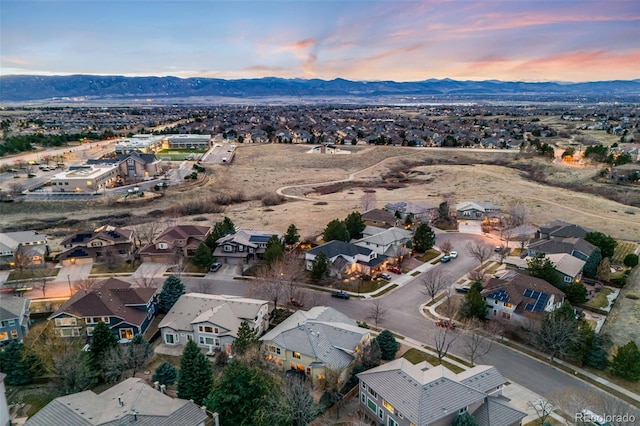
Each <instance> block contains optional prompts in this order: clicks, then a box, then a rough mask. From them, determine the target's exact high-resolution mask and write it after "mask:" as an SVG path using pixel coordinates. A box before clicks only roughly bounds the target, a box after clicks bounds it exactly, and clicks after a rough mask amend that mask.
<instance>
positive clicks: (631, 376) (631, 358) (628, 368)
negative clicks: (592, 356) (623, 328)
mask: <svg viewBox="0 0 640 426" xmlns="http://www.w3.org/2000/svg"><path fill="white" fill-rule="evenodd" d="M611 374H613V375H614V376H618V377H622V378H625V379H627V380H631V381H633V382H636V381H638V380H640V350H638V345H636V342H634V341H633V340H630V341H629V342H628V343H627V344H626V345H624V346H618V352H617V353H616V355H615V356H614V357H613V361H612V362H611Z"/></svg>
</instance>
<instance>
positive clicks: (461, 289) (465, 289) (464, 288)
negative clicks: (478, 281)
mask: <svg viewBox="0 0 640 426" xmlns="http://www.w3.org/2000/svg"><path fill="white" fill-rule="evenodd" d="M470 291H471V287H469V286H462V287H456V293H463V294H464V293H469V292H470Z"/></svg>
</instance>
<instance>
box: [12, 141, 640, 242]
mask: <svg viewBox="0 0 640 426" xmlns="http://www.w3.org/2000/svg"><path fill="white" fill-rule="evenodd" d="M307 149H308V147H307V146H303V145H276V144H272V145H240V146H238V149H237V151H236V156H235V158H234V162H233V164H232V165H231V166H228V165H225V166H210V167H207V169H208V171H209V176H210V179H209V180H208V182H206V183H205V184H203V185H200V186H189V187H186V186H185V187H184V188H182V189H181V188H180V187H172V188H169V189H168V190H167V195H166V196H164V197H161V198H159V199H156V200H153V201H149V202H147V203H144V204H142V203H141V204H139V205H137V206H136V208H135V210H133V211H132V210H131V207H130V206H121V205H113V203H111V202H110V201H109V200H106V199H100V200H92V201H90V202H86V203H82V202H72V203H63V202H61V203H55V208H52V205H54V204H53V203H51V204H50V203H11V204H2V205H0V226H7V225H12V224H16V223H20V222H23V223H30V222H33V221H34V220H40V219H46V218H60V217H61V216H65V217H66V219H67V222H70V223H66V224H65V225H64V226H62V227H61V228H62V230H63V231H64V230H68V229H77V228H82V227H91V226H93V225H98V224H100V223H101V222H105V221H108V218H105V216H106V215H116V216H117V215H121V216H122V224H125V223H126V222H127V221H143V220H157V221H161V222H165V221H166V220H167V216H169V217H170V218H171V219H172V220H175V221H178V220H179V221H180V222H182V223H200V224H202V223H208V222H215V221H218V220H220V218H221V217H222V216H225V215H226V216H229V217H230V218H231V219H232V220H233V221H234V223H235V224H236V225H239V226H245V227H252V228H256V229H265V228H266V229H274V230H277V231H280V232H285V231H286V229H287V227H288V225H289V224H290V223H295V224H296V226H297V227H298V228H299V229H300V234H301V236H302V237H308V236H314V235H317V234H319V233H321V232H322V230H323V229H324V226H325V225H326V223H328V222H329V221H330V220H332V219H335V218H344V217H345V216H346V215H347V214H348V213H349V212H351V211H353V210H362V207H361V198H362V196H363V194H364V190H374V191H375V196H376V206H377V207H383V206H384V205H385V204H386V203H388V202H397V201H403V200H406V201H426V202H429V203H432V204H434V205H437V204H438V203H440V202H441V201H442V199H443V197H444V196H446V195H448V194H455V198H456V200H458V201H463V200H479V201H482V200H487V201H491V202H494V203H496V204H499V205H501V206H503V208H506V207H507V206H508V205H509V204H510V203H512V202H514V201H517V200H521V201H523V202H524V203H526V204H527V205H528V206H529V208H530V209H531V213H532V215H531V220H532V222H533V223H534V224H538V225H540V224H544V223H546V222H549V221H551V220H554V219H563V220H566V221H570V222H573V223H576V224H579V225H584V226H588V227H590V228H593V229H597V230H599V231H601V232H604V233H606V234H610V235H612V236H613V237H615V238H618V239H625V240H635V241H640V208H638V207H630V206H628V205H624V204H620V203H617V202H614V201H611V200H608V199H606V198H604V197H601V196H597V195H592V194H587V193H581V192H577V191H576V190H570V189H565V188H559V187H556V186H549V185H545V184H541V183H537V182H534V181H533V180H532V179H531V178H530V172H528V171H523V170H518V169H516V168H513V167H506V166H503V165H502V164H509V165H513V164H517V165H522V166H523V167H524V168H529V169H531V168H535V169H536V170H541V173H544V174H545V175H546V176H547V179H548V180H549V181H552V182H558V183H562V182H564V183H573V184H576V183H578V184H584V185H598V184H597V183H595V182H593V181H592V180H591V177H592V176H593V174H595V173H596V172H597V170H596V169H595V167H584V168H573V167H563V166H561V165H560V166H556V165H552V164H550V163H549V162H548V161H547V162H545V160H544V159H540V158H523V157H520V158H518V156H519V154H518V153H517V152H509V151H499V150H474V149H468V150H462V149H423V150H421V149H412V148H394V147H345V149H349V150H351V151H353V152H354V154H353V155H336V156H332V155H321V154H305V151H307ZM489 161H492V162H495V163H499V164H477V163H486V162H489ZM348 179H352V180H351V181H349V182H347V183H344V184H341V185H342V186H341V187H340V188H338V189H339V190H338V191H337V192H330V193H326V194H323V195H321V194H320V193H319V192H318V190H317V188H319V187H322V186H326V185H327V183H328V182H332V181H340V180H348ZM384 186H386V187H387V188H389V189H384V188H382V187H384ZM281 187H286V188H283V189H282V194H284V195H287V196H289V201H287V202H285V203H283V204H280V205H273V206H269V207H265V206H264V205H263V204H262V202H261V201H260V200H261V198H262V197H263V196H264V195H267V194H273V193H274V192H275V191H276V190H277V189H278V188H281ZM612 189H615V187H612ZM624 191H626V192H629V193H631V195H632V196H636V195H638V196H639V197H640V188H637V187H636V188H631V189H628V188H624ZM634 191H636V192H634ZM322 192H323V193H324V192H327V191H322ZM221 196H225V197H232V198H235V199H236V201H237V200H238V199H244V200H248V201H244V202H240V203H236V204H229V205H224V207H223V208H222V209H223V210H224V211H223V212H222V213H219V212H218V213H213V211H215V210H211V211H212V213H208V212H198V213H197V214H195V215H193V216H188V217H179V216H176V215H175V214H170V213H169V209H170V208H171V207H175V206H179V205H183V204H185V203H189V202H193V201H194V200H208V199H212V200H215V199H216V198H215V197H221ZM212 197H213V198H212ZM294 197H296V198H294ZM213 202H214V201H212V203H213ZM217 211H219V210H217ZM149 213H151V214H150V215H148V214H149ZM91 218H92V219H93V220H90V221H89V223H86V221H87V220H89V219H91ZM154 218H155V219H154ZM196 219H197V220H196ZM76 221H77V222H76ZM52 228H54V229H55V228H56V226H55V225H53V226H52Z"/></svg>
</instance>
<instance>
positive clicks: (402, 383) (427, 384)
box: [358, 358, 527, 426]
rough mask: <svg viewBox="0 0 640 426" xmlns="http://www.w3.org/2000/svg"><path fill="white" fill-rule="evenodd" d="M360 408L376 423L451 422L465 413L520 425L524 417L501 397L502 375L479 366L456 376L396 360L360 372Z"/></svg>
mask: <svg viewBox="0 0 640 426" xmlns="http://www.w3.org/2000/svg"><path fill="white" fill-rule="evenodd" d="M358 379H359V398H360V406H361V408H362V411H363V412H364V413H366V415H367V416H368V417H369V418H371V419H373V420H374V421H375V422H376V424H378V423H379V424H384V425H388V426H410V425H411V426H414V425H429V426H449V425H451V424H452V423H453V422H454V421H455V419H456V417H457V416H459V415H460V414H463V413H465V412H468V413H469V414H470V415H471V416H472V417H473V418H474V419H475V421H476V423H477V424H478V426H492V425H500V426H512V425H514V426H515V425H520V424H521V423H522V419H523V418H525V417H526V416H527V414H526V413H523V412H521V411H519V410H516V409H515V408H513V407H512V406H511V405H509V403H508V399H506V398H505V397H504V396H502V389H503V387H504V385H505V384H506V383H507V381H506V379H505V378H504V377H503V376H502V375H501V374H500V373H499V372H498V370H497V369H496V368H495V367H492V366H488V365H478V366H475V367H473V368H470V369H468V370H466V371H463V372H462V373H458V374H455V373H453V372H452V371H450V370H448V369H447V368H446V367H444V366H442V365H439V366H437V367H433V366H431V365H429V364H428V363H427V362H426V361H423V362H421V363H419V364H412V363H411V362H409V361H407V360H406V359H404V358H398V359H396V360H393V361H391V362H388V363H386V364H383V365H380V366H378V367H375V368H372V369H370V370H367V371H364V372H362V373H359V374H358Z"/></svg>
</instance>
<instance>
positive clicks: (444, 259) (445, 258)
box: [440, 256, 451, 263]
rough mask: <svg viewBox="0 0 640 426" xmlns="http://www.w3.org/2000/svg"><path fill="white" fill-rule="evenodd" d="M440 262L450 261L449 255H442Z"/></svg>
mask: <svg viewBox="0 0 640 426" xmlns="http://www.w3.org/2000/svg"><path fill="white" fill-rule="evenodd" d="M440 262H442V263H447V262H451V257H449V256H442V258H441V259H440Z"/></svg>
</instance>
